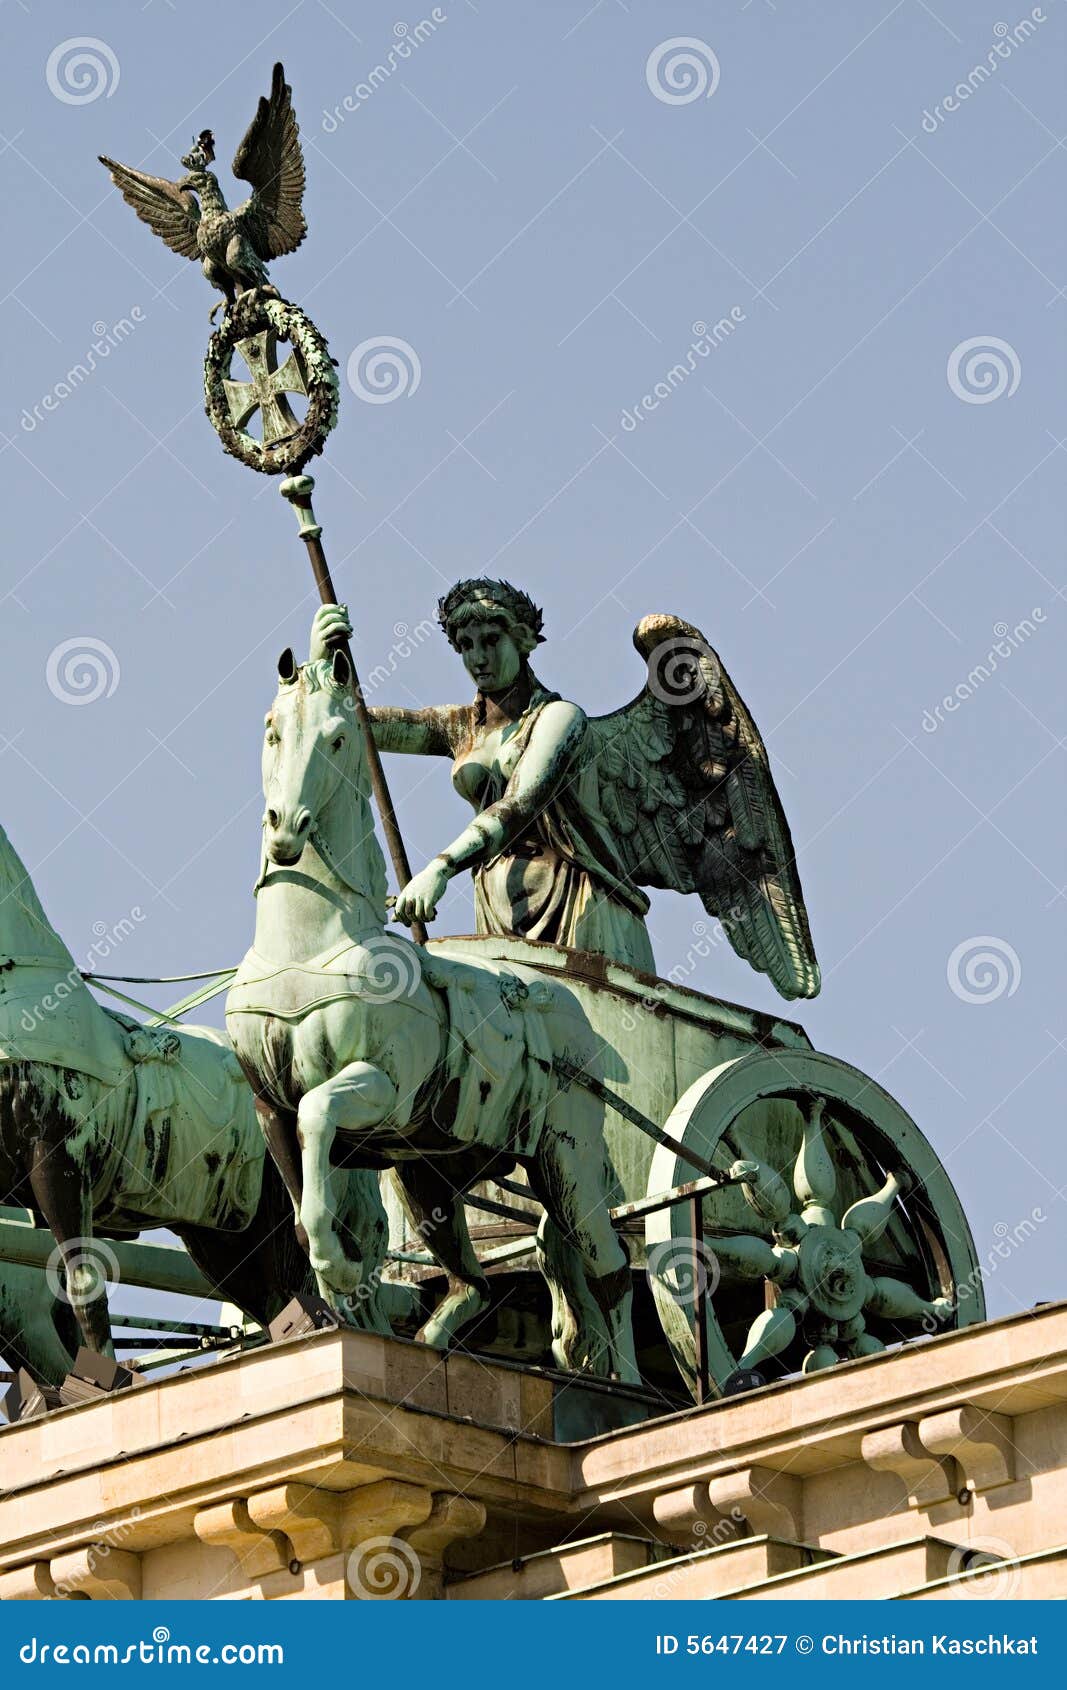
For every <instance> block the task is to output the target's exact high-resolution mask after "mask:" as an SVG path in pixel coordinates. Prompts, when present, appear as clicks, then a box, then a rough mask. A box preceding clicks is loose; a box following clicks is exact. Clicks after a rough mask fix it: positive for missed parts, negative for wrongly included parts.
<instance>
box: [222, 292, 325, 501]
mask: <svg viewBox="0 0 1067 1690" xmlns="http://www.w3.org/2000/svg"><path fill="white" fill-rule="evenodd" d="M262 329H273V331H274V334H275V335H276V336H277V339H278V340H279V341H283V342H286V343H288V344H290V345H291V346H292V347H293V349H294V351H295V353H296V357H297V362H298V363H299V365H300V371H301V374H302V376H303V378H304V386H305V387H306V388H307V393H308V408H307V413H306V415H305V416H304V419H303V421H302V422H301V424H300V425H299V427H298V428H297V430H296V432H295V433H294V434H290V435H287V436H286V438H285V439H284V440H275V441H273V442H272V443H271V444H270V445H267V446H265V445H264V444H263V442H262V441H261V440H256V439H255V437H254V436H253V435H251V434H246V433H245V431H244V430H243V429H239V428H235V427H234V425H233V423H232V421H231V420H230V408H229V405H228V403H227V400H226V389H225V387H224V386H223V383H224V382H225V381H226V380H227V379H229V377H230V369H231V365H232V363H233V355H234V352H235V350H236V348H237V343H238V341H241V340H245V339H246V338H247V337H248V336H249V335H253V334H258V333H259V332H260V330H262ZM339 397H340V388H339V385H338V381H337V370H336V368H335V366H334V362H333V359H332V358H331V357H330V349H329V347H328V346H327V344H326V341H325V340H324V338H323V336H322V335H321V334H320V333H319V331H318V329H317V328H316V327H315V325H314V323H313V322H312V321H311V319H310V317H306V316H305V315H304V313H303V311H301V310H300V309H299V308H298V307H297V306H295V305H291V304H290V303H289V301H288V300H286V299H274V298H271V297H270V296H266V297H264V295H263V294H262V293H260V292H258V291H250V292H248V293H244V294H240V295H239V296H238V298H237V299H236V300H235V302H234V303H233V304H232V305H230V306H227V308H226V311H225V314H224V316H223V318H222V321H221V323H220V324H219V327H218V328H217V329H216V330H215V332H214V334H213V335H212V337H211V340H210V342H209V343H208V349H207V357H206V358H205V359H204V409H205V410H206V412H207V415H208V420H209V422H210V423H211V425H212V427H213V428H214V430H215V432H216V434H217V435H218V437H219V439H220V440H221V441H222V444H223V446H224V447H225V449H226V451H227V452H229V453H230V454H231V456H232V457H235V458H239V459H240V460H241V462H242V463H243V464H247V465H248V467H249V469H255V470H259V471H260V472H261V473H262V474H263V475H296V474H298V473H299V472H300V470H302V469H303V467H304V465H305V464H306V463H307V461H308V459H309V458H314V457H316V456H317V455H318V453H320V452H321V451H322V448H323V447H324V446H325V444H326V438H327V436H328V435H329V433H330V430H331V429H332V428H333V427H334V424H335V423H336V422H337V407H338V401H339Z"/></svg>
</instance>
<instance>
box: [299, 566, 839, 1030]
mask: <svg viewBox="0 0 1067 1690" xmlns="http://www.w3.org/2000/svg"><path fill="white" fill-rule="evenodd" d="M437 616H438V621H439V623H440V625H441V628H442V630H443V632H444V634H445V636H446V637H447V639H448V641H449V643H450V645H451V646H452V647H453V649H454V650H455V651H456V652H457V653H458V655H459V657H460V659H461V661H462V663H463V666H464V668H465V669H466V671H467V674H468V676H469V677H470V680H471V681H472V682H473V683H474V686H475V688H476V689H477V690H476V693H475V697H474V700H473V702H472V703H469V704H456V705H443V706H442V705H436V706H435V705H431V706H429V707H427V708H424V709H415V710H412V709H400V708H394V707H389V706H381V707H373V708H371V709H370V711H369V714H370V717H371V721H372V723H373V729H374V738H375V741H376V743H377V745H378V747H379V749H380V750H382V751H386V752H407V753H415V754H421V755H424V756H439V757H450V758H451V759H452V782H453V785H454V786H455V788H456V790H457V792H459V793H460V795H461V796H462V797H463V798H465V799H466V800H467V801H468V802H469V803H470V804H471V806H472V808H473V809H474V810H475V812H476V815H475V819H474V820H473V821H472V822H471V823H470V824H469V825H468V826H467V827H466V828H465V829H464V830H463V832H462V833H460V834H459V836H458V837H457V838H456V839H453V840H452V841H451V842H450V843H449V844H447V845H445V846H444V847H443V849H442V850H440V851H439V852H438V853H437V855H436V856H435V857H434V858H433V859H432V860H431V861H430V862H429V863H428V864H426V866H425V867H424V868H422V869H420V870H419V871H418V872H417V873H416V874H415V875H414V876H413V877H412V879H411V880H410V881H409V882H408V883H407V885H406V886H405V887H403V889H402V891H401V893H400V895H399V897H398V898H397V900H396V903H395V906H394V911H393V913H394V917H395V918H396V919H397V920H398V921H402V922H411V921H432V920H433V918H434V916H435V915H436V911H437V905H438V903H439V901H440V899H441V897H442V896H443V894H444V890H445V888H446V886H447V885H448V883H449V881H450V880H451V879H452V878H453V877H454V876H455V875H457V874H460V873H462V872H463V871H464V870H469V871H470V872H471V873H472V875H473V879H474V908H475V921H476V930H477V932H478V933H480V934H490V935H494V936H498V937H515V938H520V939H533V940H541V941H543V942H547V943H551V944H554V945H557V946H559V947H562V948H564V949H567V950H579V951H591V952H594V953H596V954H598V955H600V956H604V957H607V958H608V959H609V960H611V961H613V962H620V963H625V964H628V965H629V966H630V967H632V968H636V969H639V970H641V971H642V972H644V973H647V974H654V973H655V972H656V965H655V959H654V956H653V950H652V943H651V940H650V937H649V933H648V928H647V926H646V917H647V914H648V910H649V899H648V895H647V892H646V891H645V888H646V887H665V888H669V889H673V890H675V891H678V892H695V893H697V894H698V895H699V896H700V897H701V899H702V900H703V902H704V905H705V907H706V909H707V910H708V911H709V913H710V914H711V915H713V916H715V917H717V918H718V919H719V920H720V921H721V923H722V926H723V928H724V930H725V932H726V933H727V935H728V936H729V938H730V941H731V943H732V944H733V946H734V949H735V950H736V951H737V952H738V954H739V955H740V956H742V957H743V958H745V960H746V961H748V962H749V963H751V964H752V966H753V967H754V968H757V969H760V970H761V971H763V972H765V973H767V974H769V975H770V977H771V979H772V981H773V982H774V985H775V986H776V987H777V989H778V991H779V992H780V993H781V994H782V996H783V997H787V998H797V997H813V996H814V995H815V994H816V993H817V992H818V989H819V969H818V964H817V962H816V959H815V952H814V948H813V946H812V941H811V934H810V931H809V927H808V919H807V913H806V911H805V908H804V900H803V895H802V892H801V888H800V882H799V878H798V876H797V871H796V866H795V863H794V860H793V851H792V845H791V842H790V837H789V829H788V826H787V824H786V820H785V816H784V813H783V811H782V807H781V803H780V801H779V798H778V794H777V791H776V789H775V786H774V782H773V779H772V777H771V773H770V769H769V766H768V761H767V753H766V750H765V747H764V745H763V741H762V739H761V738H760V735H759V732H758V730H757V728H756V726H755V723H754V722H753V721H752V718H751V716H750V715H749V712H748V710H747V709H746V707H745V705H744V704H743V702H742V700H741V698H740V697H739V695H738V693H737V692H736V689H735V688H734V686H733V683H732V682H731V681H730V679H729V676H728V675H727V674H726V671H725V670H724V668H723V666H722V663H721V662H720V661H719V659H718V657H717V656H716V654H715V652H714V651H712V649H711V647H710V646H709V645H708V643H707V642H706V640H704V638H703V636H702V635H701V634H700V633H699V632H698V631H697V629H696V628H694V627H693V626H692V625H691V624H689V623H687V622H684V621H682V620H681V619H680V618H678V617H675V616H667V615H655V616H646V617H644V618H643V619H642V621H641V622H640V623H639V625H638V627H637V629H636V630H635V632H634V644H635V646H636V648H637V650H638V652H639V653H640V654H641V656H642V657H644V659H645V661H646V664H647V668H648V679H647V681H646V684H645V686H644V688H643V689H642V691H641V692H640V693H639V694H638V696H637V697H636V698H635V699H634V700H633V701H632V702H631V703H630V704H628V705H625V706H623V707H622V708H621V709H619V710H615V711H613V712H612V713H611V714H609V715H606V716H589V715H587V714H586V712H585V711H584V710H583V709H582V708H581V707H580V706H579V705H578V704H576V703H572V702H570V701H568V700H565V699H563V698H561V697H560V695H559V693H557V692H555V691H553V690H552V689H551V688H550V687H549V686H548V685H546V684H545V683H544V682H543V681H542V680H541V679H540V677H539V676H538V675H537V674H536V673H535V672H534V669H533V667H532V664H531V657H532V654H533V652H534V651H535V649H536V648H537V646H539V645H541V644H543V643H544V639H545V636H544V634H543V632H542V628H543V614H542V611H541V609H540V608H539V606H537V605H536V604H535V603H534V601H533V600H532V598H531V597H530V596H529V595H528V594H527V593H525V592H523V591H521V590H520V589H518V588H517V587H514V586H512V585H511V584H510V583H509V582H507V581H495V580H490V579H487V578H484V577H482V578H476V579H471V580H465V581H459V582H457V583H456V585H455V586H454V587H452V588H451V590H450V591H449V592H448V593H446V594H445V596H444V597H443V598H442V599H441V600H440V602H439V604H438V607H437ZM351 632H352V627H351V623H350V621H349V617H348V612H347V610H346V608H345V607H344V606H339V605H325V606H323V607H322V608H321V609H320V610H319V611H318V612H317V613H316V616H315V620H314V623H313V625H312V632H311V656H312V659H319V658H323V657H325V656H327V655H328V653H329V651H330V650H331V648H333V647H335V646H337V645H338V644H340V643H343V642H344V641H346V640H347V639H348V638H349V637H350V635H351Z"/></svg>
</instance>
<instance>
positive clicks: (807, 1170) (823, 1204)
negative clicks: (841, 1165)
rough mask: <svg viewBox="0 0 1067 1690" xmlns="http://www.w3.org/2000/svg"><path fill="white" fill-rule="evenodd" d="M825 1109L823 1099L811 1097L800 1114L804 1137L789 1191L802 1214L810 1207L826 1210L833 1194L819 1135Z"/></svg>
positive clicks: (834, 1183) (833, 1172)
mask: <svg viewBox="0 0 1067 1690" xmlns="http://www.w3.org/2000/svg"><path fill="white" fill-rule="evenodd" d="M825 1108H826V1100H825V1098H822V1097H813V1098H812V1099H811V1101H810V1103H809V1105H808V1107H807V1109H806V1111H805V1114H804V1136H803V1139H802V1140H801V1145H800V1154H799V1156H798V1157H797V1159H796V1165H795V1166H794V1168H793V1190H794V1191H795V1192H796V1194H797V1201H798V1202H799V1203H800V1206H801V1210H802V1211H803V1210H804V1209H806V1208H808V1207H810V1206H811V1205H813V1204H814V1205H817V1206H818V1207H819V1208H823V1209H829V1206H830V1204H831V1203H832V1202H833V1200H834V1197H835V1195H836V1192H837V1172H836V1170H835V1168H834V1164H833V1160H832V1158H831V1156H830V1152H829V1150H828V1149H827V1147H826V1138H825V1136H824V1131H823V1110H824V1109H825ZM804 1218H805V1220H807V1219H808V1218H809V1217H808V1216H807V1215H806V1214H805V1216H804ZM830 1224H831V1225H832V1224H833V1220H832V1217H830Z"/></svg>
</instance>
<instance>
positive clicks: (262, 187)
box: [100, 64, 307, 315]
mask: <svg viewBox="0 0 1067 1690" xmlns="http://www.w3.org/2000/svg"><path fill="white" fill-rule="evenodd" d="M292 95H293V91H292V89H291V88H290V87H289V84H288V83H287V82H286V80H285V71H284V70H283V68H282V66H281V65H280V64H276V65H275V67H274V76H273V79H272V81H271V90H270V95H269V97H266V98H261V99H260V102H259V107H258V109H257V111H256V115H255V117H254V118H253V119H252V122H251V124H250V125H249V128H248V133H247V134H246V135H245V138H244V140H243V141H242V142H241V145H240V146H239V147H238V149H237V152H236V154H235V156H234V161H233V174H234V175H235V176H236V177H238V178H239V179H240V180H241V181H243V182H250V183H251V185H252V193H251V195H250V196H249V198H248V199H246V200H245V201H244V204H243V205H239V206H237V207H236V208H235V209H234V210H233V211H231V210H230V209H229V207H228V206H227V204H226V200H225V198H224V196H223V193H222V189H221V188H220V187H219V182H218V177H217V176H215V175H214V173H213V172H212V171H211V170H209V169H208V166H209V165H210V164H211V163H212V162H213V161H214V157H215V140H214V136H213V135H212V133H211V130H210V129H205V130H203V131H202V133H201V134H200V135H199V136H198V138H197V140H196V141H195V143H194V144H193V146H192V148H191V149H190V151H189V152H187V153H186V154H185V155H184V157H183V158H182V161H181V162H182V164H183V165H184V166H185V169H186V171H187V172H188V175H186V176H184V177H183V178H182V180H181V181H180V182H168V181H167V180H166V179H165V178H164V177H162V176H149V175H147V174H146V173H145V172H144V171H142V170H133V169H131V168H130V167H129V165H125V164H116V162H115V160H114V159H111V158H105V157H103V155H101V158H100V162H101V164H103V165H104V166H105V167H106V168H107V169H108V170H109V171H110V172H111V180H112V181H113V182H114V184H115V186H116V187H117V188H118V190H119V192H120V193H121V194H122V197H123V199H124V200H125V201H126V203H127V205H131V206H132V207H133V209H134V211H136V213H137V215H138V217H139V218H140V219H141V221H142V223H147V224H148V226H149V228H150V229H154V230H155V232H156V234H157V235H159V237H160V238H161V239H162V240H164V241H166V243H167V245H168V246H169V247H170V249H171V251H172V252H176V253H178V254H179V256H180V257H182V258H194V259H195V258H199V260H200V264H201V268H202V270H203V272H204V275H205V276H206V277H207V279H208V281H209V282H210V283H211V285H212V287H214V288H218V289H219V291H220V292H221V293H223V294H224V295H225V296H226V303H227V304H228V305H232V304H233V302H234V300H235V299H236V298H237V295H238V294H239V293H244V292H246V291H247V290H248V289H250V288H262V289H264V290H265V291H267V292H268V293H272V294H277V289H276V288H275V287H273V286H272V284H271V282H270V281H269V279H268V276H267V269H266V265H267V260H268V259H272V258H281V257H283V256H284V255H285V254H286V253H288V252H295V251H296V248H297V247H298V246H299V245H300V243H301V241H302V240H303V239H304V236H305V235H306V234H307V223H306V222H305V220H304V212H303V207H302V201H303V197H304V158H303V154H302V152H301V150H300V131H299V128H298V126H297V121H296V117H295V115H294V112H293V99H292ZM217 309H218V307H217V306H216V307H215V310H217ZM212 315H214V311H213V312H212Z"/></svg>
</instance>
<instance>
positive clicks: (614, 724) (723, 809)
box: [589, 615, 821, 998]
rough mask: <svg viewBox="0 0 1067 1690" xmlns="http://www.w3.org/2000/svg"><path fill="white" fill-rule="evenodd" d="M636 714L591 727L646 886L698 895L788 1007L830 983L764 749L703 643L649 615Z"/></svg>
mask: <svg viewBox="0 0 1067 1690" xmlns="http://www.w3.org/2000/svg"><path fill="white" fill-rule="evenodd" d="M634 645H635V646H636V647H637V650H638V651H639V652H640V653H641V655H642V657H644V658H645V660H646V662H647V663H648V666H649V676H648V682H647V684H646V686H645V688H644V690H643V691H642V692H641V693H639V694H638V696H637V698H635V699H634V700H633V701H632V703H630V704H627V705H624V706H623V708H622V709H621V710H615V711H613V712H612V714H611V715H610V716H599V717H593V718H592V719H591V720H590V723H589V749H590V755H591V756H592V757H593V758H594V759H595V763H596V770H597V776H598V782H599V787H600V804H601V809H602V811H603V814H604V817H605V820H606V821H607V822H608V824H609V826H610V827H611V829H612V831H613V833H614V835H615V839H616V844H617V847H618V849H619V852H620V855H621V857H622V860H623V863H624V865H625V868H626V871H627V873H628V875H629V877H630V878H631V880H633V881H634V882H635V883H636V884H637V885H639V886H661V887H667V888H669V889H672V890H674V891H677V892H696V893H698V894H699V896H700V898H701V899H702V901H703V904H704V907H705V909H706V910H707V911H708V913H709V914H710V915H712V916H715V917H716V918H717V919H718V920H719V921H720V922H721V923H722V926H723V929H724V931H725V932H726V935H727V937H728V938H729V940H730V943H731V944H732V945H733V948H734V950H735V951H736V952H737V954H738V955H739V956H741V957H744V959H745V960H746V962H749V963H751V964H752V966H753V968H756V969H759V970H760V972H761V973H764V974H768V975H770V978H771V979H772V981H773V982H774V984H775V986H776V987H777V989H778V991H779V992H780V993H781V994H782V996H783V997H785V998H812V997H815V995H816V994H817V992H818V990H819V986H820V984H821V980H820V974H819V965H818V962H817V961H816V957H815V951H814V947H813V945H812V940H811V932H810V929H809V927H808V916H807V911H806V909H805V907H804V896H803V893H802V891H801V886H800V877H799V875H798V873H797V867H796V861H795V859H794V855H793V843H792V840H791V839H790V836H789V826H788V823H787V822H786V819H785V813H784V811H783V809H782V805H781V801H780V799H779V797H778V793H777V791H776V789H775V785H774V780H773V778H772V776H771V772H770V767H769V763H768V759H767V750H766V747H765V746H764V743H763V740H762V739H761V738H760V734H759V730H758V729H757V727H756V724H755V722H754V721H753V720H752V717H751V716H750V715H749V712H748V710H747V708H746V707H745V704H744V702H743V700H742V699H741V696H740V694H739V693H738V691H737V689H736V687H735V686H734V684H733V682H732V681H731V679H730V677H729V675H728V674H727V673H726V670H725V669H724V668H723V666H722V663H721V662H720V661H719V658H718V657H717V655H716V653H715V652H714V651H713V650H712V649H711V647H710V646H709V645H708V643H707V641H706V640H705V639H704V637H703V635H702V634H701V633H700V632H699V630H698V629H697V628H694V627H693V625H692V624H691V623H689V622H684V621H682V620H681V618H680V617H677V616H669V615H658V616H646V617H644V618H643V619H642V620H641V622H639V623H638V625H637V627H636V628H635V630H634Z"/></svg>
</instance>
